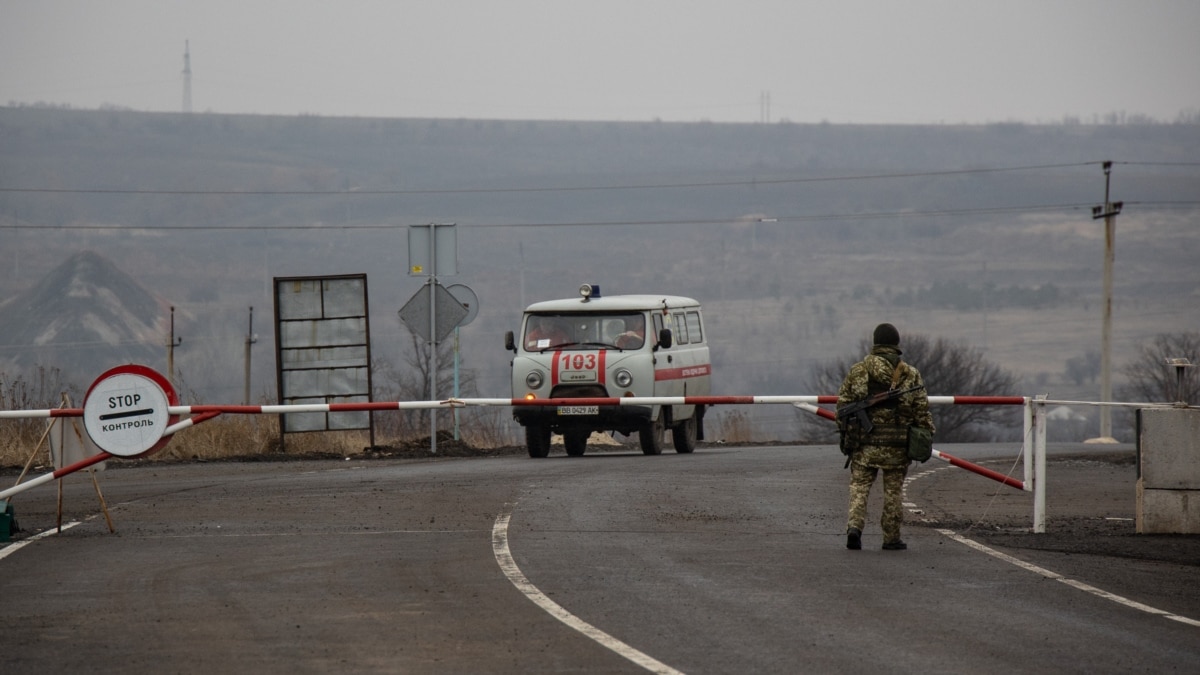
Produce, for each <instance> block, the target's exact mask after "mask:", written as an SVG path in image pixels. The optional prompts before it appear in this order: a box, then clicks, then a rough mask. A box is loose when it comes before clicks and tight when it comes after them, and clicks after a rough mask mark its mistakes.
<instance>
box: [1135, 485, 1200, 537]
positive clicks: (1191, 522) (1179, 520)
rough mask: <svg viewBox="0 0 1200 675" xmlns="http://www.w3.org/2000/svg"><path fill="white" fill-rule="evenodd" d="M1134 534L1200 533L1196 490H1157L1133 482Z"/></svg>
mask: <svg viewBox="0 0 1200 675" xmlns="http://www.w3.org/2000/svg"><path fill="white" fill-rule="evenodd" d="M1136 525H1137V532H1138V534H1200V490H1159V489H1153V488H1148V487H1146V486H1145V484H1144V481H1141V480H1139V481H1138V483H1137V511H1136Z"/></svg>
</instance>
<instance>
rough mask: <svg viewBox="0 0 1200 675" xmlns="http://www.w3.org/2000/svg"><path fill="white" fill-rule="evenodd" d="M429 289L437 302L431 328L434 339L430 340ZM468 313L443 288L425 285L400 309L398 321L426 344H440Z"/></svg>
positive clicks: (437, 285) (468, 311)
mask: <svg viewBox="0 0 1200 675" xmlns="http://www.w3.org/2000/svg"><path fill="white" fill-rule="evenodd" d="M430 288H433V289H435V290H434V296H433V297H434V300H435V301H436V302H437V307H436V309H437V316H436V317H435V319H434V321H435V322H436V325H435V326H434V327H433V330H434V337H433V338H432V339H430V337H429V314H430V306H431V303H430V301H429V289H430ZM469 313H470V310H468V309H467V308H466V307H463V304H462V303H461V302H459V301H458V298H455V297H454V296H453V295H452V294H451V293H450V291H448V290H446V287H445V286H443V285H441V284H425V286H424V287H422V288H421V289H420V290H418V291H417V292H416V293H415V294H413V296H412V297H411V298H409V300H408V302H406V303H404V306H403V307H401V308H400V320H401V321H403V322H404V325H405V326H408V329H409V330H411V331H412V332H414V333H416V334H417V337H421V338H424V339H425V341H426V342H441V341H442V340H443V339H444V338H445V337H446V336H447V335H449V334H450V331H452V330H454V327H455V326H457V325H458V324H459V323H460V322H461V321H462V320H463V319H464V318H466V316H467V315H468V314H469Z"/></svg>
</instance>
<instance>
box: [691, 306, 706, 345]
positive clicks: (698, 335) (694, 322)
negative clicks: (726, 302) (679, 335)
mask: <svg viewBox="0 0 1200 675" xmlns="http://www.w3.org/2000/svg"><path fill="white" fill-rule="evenodd" d="M687 327H688V335H690V336H691V338H692V342H704V332H703V331H701V330H700V312H688V313H687Z"/></svg>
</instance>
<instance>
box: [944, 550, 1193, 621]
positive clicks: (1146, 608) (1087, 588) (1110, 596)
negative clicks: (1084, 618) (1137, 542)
mask: <svg viewBox="0 0 1200 675" xmlns="http://www.w3.org/2000/svg"><path fill="white" fill-rule="evenodd" d="M938 532H940V533H941V534H943V535H945V536H947V537H950V538H951V539H953V540H954V541H957V542H958V543H960V544H963V545H964V546H968V547H970V548H973V549H975V550H976V551H980V552H982V553H986V554H988V555H990V556H992V557H993V558H997V559H999V560H1003V561H1004V562H1007V563H1009V564H1012V565H1016V566H1017V567H1020V568H1021V569H1023V570H1027V571H1029V572H1033V573H1034V574H1040V575H1042V576H1044V577H1046V578H1047V579H1053V580H1055V581H1060V582H1062V583H1064V584H1066V585H1068V586H1070V587H1072V588H1076V589H1079V590H1081V591H1084V592H1086V593H1091V594H1092V595H1094V596H1096V597H1099V598H1104V599H1105V600H1111V601H1112V602H1115V603H1117V604H1120V605H1124V606H1126V607H1130V608H1133V609H1137V610H1141V611H1143V612H1146V613H1148V614H1156V615H1158V616H1161V617H1163V618H1165V619H1170V620H1172V621H1178V622H1179V623H1183V624H1187V625H1189V626H1196V627H1200V621H1197V620H1195V619H1189V618H1188V617H1186V616H1179V615H1178V614H1172V613H1170V612H1167V611H1164V610H1161V609H1158V608H1157V607H1151V606H1150V605H1144V604H1142V603H1140V602H1135V601H1133V600H1130V599H1129V598H1125V597H1122V596H1119V595H1116V594H1115V593H1109V592H1108V591H1105V590H1101V589H1099V588H1096V587H1095V586H1092V585H1090V584H1085V583H1083V582H1082V581H1076V580H1074V579H1068V578H1067V577H1064V576H1063V575H1061V574H1059V573H1057V572H1051V571H1050V570H1048V569H1046V568H1044V567H1038V566H1037V565H1034V564H1032V563H1027V562H1025V561H1024V560H1020V559H1018V558H1014V557H1012V556H1011V555H1008V554H1007V553H1001V552H1000V551H997V550H996V549H994V548H989V547H987V546H984V545H983V544H980V543H979V542H977V541H974V540H972V539H967V538H966V537H964V536H962V535H960V534H958V533H957V532H955V531H953V530H938Z"/></svg>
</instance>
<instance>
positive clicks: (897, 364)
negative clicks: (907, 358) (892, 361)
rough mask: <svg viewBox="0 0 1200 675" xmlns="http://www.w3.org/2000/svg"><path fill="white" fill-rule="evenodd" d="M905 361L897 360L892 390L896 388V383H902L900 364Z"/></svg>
mask: <svg viewBox="0 0 1200 675" xmlns="http://www.w3.org/2000/svg"><path fill="white" fill-rule="evenodd" d="M901 363H904V361H896V367H895V369H893V370H892V386H891V390H892V391H895V390H896V385H898V384H900V364H901Z"/></svg>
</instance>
